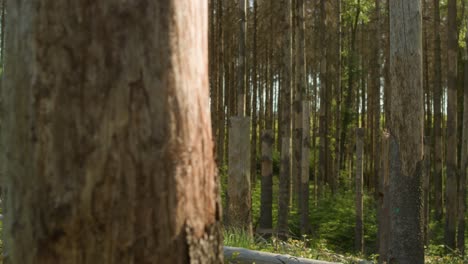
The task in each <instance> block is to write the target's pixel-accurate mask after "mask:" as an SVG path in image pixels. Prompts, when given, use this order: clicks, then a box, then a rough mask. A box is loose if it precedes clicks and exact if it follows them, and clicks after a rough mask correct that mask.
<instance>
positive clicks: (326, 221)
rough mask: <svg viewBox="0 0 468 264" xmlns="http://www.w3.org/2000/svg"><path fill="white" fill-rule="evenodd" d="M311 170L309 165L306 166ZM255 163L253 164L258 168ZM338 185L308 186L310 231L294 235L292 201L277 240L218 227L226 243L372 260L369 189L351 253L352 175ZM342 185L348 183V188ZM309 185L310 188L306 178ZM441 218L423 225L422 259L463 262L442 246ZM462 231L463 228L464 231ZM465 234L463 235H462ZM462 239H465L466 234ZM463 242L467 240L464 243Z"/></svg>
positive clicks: (255, 210) (255, 207)
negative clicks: (359, 245) (359, 246)
mask: <svg viewBox="0 0 468 264" xmlns="http://www.w3.org/2000/svg"><path fill="white" fill-rule="evenodd" d="M273 163H274V172H275V176H274V178H273V197H278V196H277V193H278V177H277V174H278V172H279V166H278V164H279V158H278V155H274V162H273ZM311 171H312V170H311ZM226 172H227V170H226V169H225V168H224V169H222V170H221V181H222V189H223V193H222V198H223V205H225V192H226V182H227V175H226ZM257 175H260V168H259V167H258V174H257ZM340 181H341V184H340V186H341V187H340V188H341V189H340V190H339V192H338V193H337V194H335V195H332V194H331V193H330V192H325V193H324V194H323V197H321V198H320V199H319V200H318V201H315V200H314V195H313V192H312V191H311V196H310V201H309V204H310V210H309V211H310V214H309V219H310V223H311V225H312V226H311V227H312V233H311V234H310V235H309V236H305V237H301V236H299V235H298V234H299V214H298V212H297V211H296V209H295V206H294V204H293V206H292V207H291V212H290V214H291V215H290V219H289V230H290V235H291V237H290V239H289V240H288V241H281V240H279V239H277V238H275V237H271V238H264V237H259V236H255V237H254V238H249V237H248V236H246V234H244V233H243V232H241V231H239V230H232V229H229V228H228V227H227V228H226V230H225V231H224V243H225V245H226V246H233V247H242V248H247V249H252V250H259V251H265V252H272V253H277V254H289V255H292V256H296V257H304V258H311V259H318V260H324V261H331V262H341V263H358V261H359V260H367V261H372V262H375V263H376V260H377V258H378V255H377V254H376V253H377V241H376V238H377V219H376V204H375V201H374V198H373V197H372V194H369V193H365V194H364V229H365V230H364V238H365V248H364V253H363V254H361V253H357V252H356V251H355V248H354V234H355V230H354V227H355V219H356V213H355V209H354V208H355V200H354V199H355V194H354V191H353V189H352V186H353V183H352V178H351V177H349V176H348V175H346V174H344V173H343V175H342V178H341V179H340ZM260 185H261V183H260V179H259V178H257V179H256V181H255V184H254V185H253V187H252V218H253V225H254V229H255V228H256V226H257V223H258V219H259V218H260V194H261V192H260ZM343 186H350V187H348V188H346V187H343ZM310 190H314V186H313V185H312V183H311V186H310ZM277 206H278V202H277V200H274V201H273V226H276V220H277V209H278V207H277ZM443 233H444V232H443V224H441V223H437V222H434V221H433V222H431V223H430V225H429V238H430V245H428V246H427V247H426V250H425V252H426V263H441V264H442V263H444V264H461V263H468V260H465V261H464V260H463V258H462V257H461V256H460V254H459V253H458V252H453V251H450V250H449V252H446V250H445V248H444V246H443V245H442V244H443V241H444V239H443ZM467 235H468V234H467ZM467 237H468V236H467ZM467 240H468V239H467ZM467 248H468V246H467Z"/></svg>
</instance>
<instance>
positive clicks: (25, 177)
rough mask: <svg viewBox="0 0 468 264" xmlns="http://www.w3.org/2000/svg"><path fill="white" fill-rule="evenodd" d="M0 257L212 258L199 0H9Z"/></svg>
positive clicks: (214, 239)
mask: <svg viewBox="0 0 468 264" xmlns="http://www.w3.org/2000/svg"><path fill="white" fill-rule="evenodd" d="M7 13H8V19H7V20H8V21H7V23H6V24H7V25H8V27H7V31H8V37H7V44H6V67H5V68H6V71H5V78H4V80H3V81H4V82H3V84H4V87H3V89H2V94H1V96H2V98H4V105H3V106H4V108H5V110H6V111H5V113H6V115H5V117H4V120H2V121H3V127H2V135H1V143H2V149H3V150H4V151H2V153H3V156H2V159H1V163H2V164H1V165H2V166H1V167H2V170H3V175H6V182H7V184H6V188H5V189H6V192H7V198H6V201H5V204H6V207H5V211H4V213H5V216H6V217H5V222H4V243H5V247H4V252H3V254H4V256H6V263H13V264H30V263H35V264H41V263H44V264H45V263H61V264H67V263H108V264H111V263H189V262H190V263H220V262H222V249H221V242H222V241H221V234H220V222H219V221H220V206H219V199H218V184H217V182H216V172H215V171H216V169H215V163H214V157H213V143H212V135H211V126H210V124H211V120H210V109H209V98H208V97H209V96H208V95H209V90H208V89H209V88H208V50H207V48H208V47H207V45H208V43H207V42H208V39H207V38H208V34H207V33H208V21H207V19H208V17H207V16H208V3H207V1H206V0H202V1H185V2H184V1H174V0H164V1H146V0H144V1H137V2H135V1H128V2H116V1H91V2H90V1H39V0H30V1H9V2H8V6H7Z"/></svg>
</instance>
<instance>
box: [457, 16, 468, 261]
mask: <svg viewBox="0 0 468 264" xmlns="http://www.w3.org/2000/svg"><path fill="white" fill-rule="evenodd" d="M466 22H467V23H466V24H467V26H468V17H467V18H466ZM464 60H465V61H464V65H465V66H464V67H465V69H464V70H465V72H464V75H465V76H464V90H463V135H462V153H461V166H460V168H461V170H460V175H459V177H460V181H459V190H458V230H457V232H458V234H457V248H458V250H460V252H461V253H462V255H464V253H465V212H466V171H467V166H468V153H467V152H468V34H465V58H464Z"/></svg>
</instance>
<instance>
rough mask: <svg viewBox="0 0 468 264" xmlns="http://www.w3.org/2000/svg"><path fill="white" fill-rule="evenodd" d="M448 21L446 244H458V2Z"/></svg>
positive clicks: (452, 2) (451, 3) (453, 1)
mask: <svg viewBox="0 0 468 264" xmlns="http://www.w3.org/2000/svg"><path fill="white" fill-rule="evenodd" d="M447 19H448V23H447V27H448V28H447V30H448V31H447V38H448V39H447V45H448V53H447V133H446V134H447V156H446V160H447V181H446V184H445V201H446V203H445V213H446V215H445V245H446V246H447V247H448V248H450V249H455V247H456V243H455V241H456V239H455V237H456V230H457V191H458V188H457V174H458V167H457V150H458V144H457V142H458V141H457V130H458V126H457V101H458V98H457V57H458V42H457V34H458V32H457V1H456V0H449V1H448V17H447Z"/></svg>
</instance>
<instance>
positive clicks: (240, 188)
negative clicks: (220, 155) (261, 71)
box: [226, 0, 252, 236]
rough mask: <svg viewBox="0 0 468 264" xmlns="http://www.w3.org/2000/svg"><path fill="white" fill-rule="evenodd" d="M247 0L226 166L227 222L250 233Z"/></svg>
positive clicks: (241, 3)
mask: <svg viewBox="0 0 468 264" xmlns="http://www.w3.org/2000/svg"><path fill="white" fill-rule="evenodd" d="M246 5H247V2H246V0H240V1H239V6H238V11H239V34H238V40H239V53H238V65H237V116H235V117H231V120H230V127H229V130H230V132H229V146H231V147H230V148H229V166H228V197H229V203H228V207H227V219H226V223H227V225H228V226H229V227H233V228H239V229H242V230H243V231H245V232H246V233H247V234H248V235H249V236H252V215H251V210H252V200H251V187H250V185H251V176H250V168H251V167H250V162H251V159H250V152H251V150H250V140H249V139H250V118H249V117H247V116H246V98H245V91H246V84H247V82H246V79H247V78H246V71H245V61H246V54H245V46H246V40H245V28H246V19H245V17H246V14H245V11H246Z"/></svg>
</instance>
